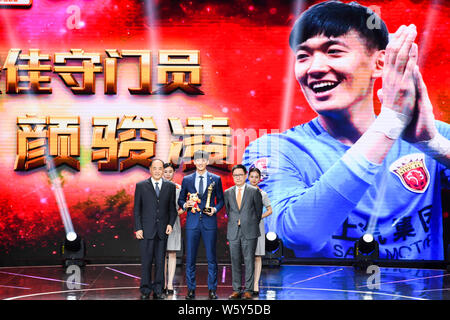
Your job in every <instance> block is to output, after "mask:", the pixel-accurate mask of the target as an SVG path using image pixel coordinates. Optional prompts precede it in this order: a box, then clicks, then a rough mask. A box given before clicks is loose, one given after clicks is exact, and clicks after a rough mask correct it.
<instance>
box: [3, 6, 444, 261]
mask: <svg viewBox="0 0 450 320" xmlns="http://www.w3.org/2000/svg"><path fill="white" fill-rule="evenodd" d="M1 2H2V3H3V4H5V3H6V4H8V5H6V6H0V30H1V37H0V63H1V65H2V67H3V68H2V70H1V74H0V91H1V94H0V181H1V184H0V210H1V211H0V265H8V264H17V263H26V262H30V263H37V262H41V261H42V262H45V263H48V262H55V263H57V262H59V259H60V256H59V243H60V241H61V240H62V239H63V238H64V236H65V229H64V223H63V219H62V217H66V218H65V219H67V217H69V216H70V220H71V222H72V225H73V228H74V230H75V231H76V232H77V233H78V234H80V235H81V236H82V237H83V238H84V239H85V240H86V242H87V252H88V258H90V259H91V260H92V261H106V260H108V259H109V260H114V261H129V260H131V261H138V258H139V252H138V246H137V242H136V240H135V239H134V233H133V196H134V188H135V184H136V183H137V182H138V181H141V180H143V179H146V178H147V177H148V176H149V174H148V169H147V167H148V165H149V162H150V160H151V159H152V158H160V159H163V160H164V161H172V162H174V163H176V164H178V165H179V166H178V168H177V170H176V176H175V181H176V182H178V183H180V184H181V180H182V178H183V176H184V175H185V174H189V173H191V172H192V166H190V156H191V155H192V151H193V150H195V149H198V148H203V149H206V150H209V151H212V152H213V153H214V154H215V160H216V161H215V164H214V165H212V166H210V167H209V169H208V170H210V171H212V172H214V173H216V174H219V175H221V176H222V181H223V183H224V186H223V187H224V189H226V188H228V187H230V186H231V184H232V179H231V173H230V171H229V168H230V166H231V165H233V164H236V163H240V162H241V157H242V153H243V151H244V149H245V147H246V146H247V145H248V143H249V142H251V141H253V140H254V139H256V138H257V137H259V136H261V135H263V134H266V133H271V132H280V131H284V130H285V129H288V128H290V127H292V126H295V125H297V124H300V123H304V122H307V121H309V120H311V119H312V118H314V117H315V116H316V114H315V113H314V112H313V111H312V110H311V109H310V108H309V106H308V104H307V102H306V100H305V99H304V97H303V94H302V93H301V92H300V87H299V85H298V84H297V82H296V80H295V78H294V75H293V62H294V56H293V54H292V52H291V50H290V48H289V46H288V36H289V33H290V29H291V26H292V24H293V23H294V21H295V19H296V17H297V16H298V14H299V13H300V12H301V11H302V10H304V9H305V8H307V7H309V6H310V5H311V4H314V3H316V2H317V1H297V2H295V1H274V0H267V1H262V2H261V1H250V0H236V1H218V0H216V1H184V0H183V1H174V0H169V1H158V0H153V1H138V0H125V1H118V0H102V1H99V0H85V1H80V0H34V1H33V2H32V3H31V1H23V2H24V3H25V4H24V5H22V6H18V7H16V6H15V4H16V3H15V2H17V1H9V2H8V1H1ZM27 2H30V3H31V4H28V5H27V4H26V3H27ZM360 3H361V4H362V5H366V6H371V5H372V6H374V7H373V8H375V9H376V10H377V12H378V13H379V14H380V15H381V18H382V19H383V20H384V21H385V22H386V24H387V26H388V28H389V31H390V32H395V31H396V30H397V28H398V27H399V26H400V25H401V24H407V25H408V24H411V23H414V24H416V26H417V28H418V40H417V42H418V45H419V54H420V62H419V63H420V68H421V71H422V73H423V76H424V79H425V82H426V83H427V85H428V90H429V94H430V98H431V100H432V102H433V105H434V112H435V116H436V118H437V119H439V120H443V121H445V122H449V121H450V111H449V103H450V98H449V94H450V91H449V87H450V86H449V85H450V80H449V79H450V71H449V68H448V65H449V62H450V54H449V52H448V50H447V48H448V47H449V46H450V40H449V39H450V37H449V31H450V26H449V23H450V19H449V14H450V10H449V3H448V2H447V1H444V0H441V1H439V0H435V1H422V0H400V1H360ZM379 85H380V84H378V86H379ZM379 107H380V105H379V103H378V101H377V102H376V108H378V109H379ZM194 131H195V132H196V135H197V136H200V137H204V139H203V138H201V139H200V140H197V139H192V138H190V136H191V134H192V133H193V132H194ZM223 159H224V161H220V160H223ZM49 168H50V169H51V170H49ZM444 215H446V213H445V212H444ZM218 221H219V237H218V253H219V259H220V260H228V257H229V256H228V251H227V245H226V238H225V233H226V222H227V221H226V218H225V216H224V210H222V211H221V212H220V213H219V220H218ZM182 225H184V217H183V218H182Z"/></svg>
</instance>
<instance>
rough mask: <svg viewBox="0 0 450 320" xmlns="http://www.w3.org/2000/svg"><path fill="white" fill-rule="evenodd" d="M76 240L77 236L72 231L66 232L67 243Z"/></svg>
mask: <svg viewBox="0 0 450 320" xmlns="http://www.w3.org/2000/svg"><path fill="white" fill-rule="evenodd" d="M76 238H77V234H76V233H75V232H73V231H71V232H68V233H67V234H66V239H67V241H74V240H75V239H76Z"/></svg>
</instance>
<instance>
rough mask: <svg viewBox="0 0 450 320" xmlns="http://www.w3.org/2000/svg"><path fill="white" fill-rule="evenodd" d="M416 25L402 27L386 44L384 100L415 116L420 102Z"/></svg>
mask: <svg viewBox="0 0 450 320" xmlns="http://www.w3.org/2000/svg"><path fill="white" fill-rule="evenodd" d="M416 36H417V30H416V27H415V26H414V25H410V26H409V27H406V26H401V27H400V28H399V29H398V30H397V32H396V33H395V34H394V35H393V37H392V39H391V40H390V41H389V44H388V46H387V47H386V55H385V60H384V67H383V103H382V106H381V109H382V110H383V108H389V109H391V110H393V111H395V112H397V113H399V114H401V115H404V116H406V117H408V118H412V116H413V112H414V105H415V101H416V88H415V84H414V76H413V73H414V69H415V67H416V64H417V55H418V52H417V45H416V44H415V43H414V40H415V38H416Z"/></svg>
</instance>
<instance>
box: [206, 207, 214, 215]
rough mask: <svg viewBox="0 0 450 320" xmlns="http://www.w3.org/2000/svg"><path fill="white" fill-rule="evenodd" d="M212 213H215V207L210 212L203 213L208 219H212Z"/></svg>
mask: <svg viewBox="0 0 450 320" xmlns="http://www.w3.org/2000/svg"><path fill="white" fill-rule="evenodd" d="M214 213H216V208H215V207H212V208H211V212H205V214H207V215H208V216H210V217H212V216H213V215H214Z"/></svg>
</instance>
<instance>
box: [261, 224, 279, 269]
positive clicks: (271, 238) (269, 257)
mask: <svg viewBox="0 0 450 320" xmlns="http://www.w3.org/2000/svg"><path fill="white" fill-rule="evenodd" d="M265 242H266V243H265V246H266V254H265V255H264V256H263V258H262V263H263V265H265V266H280V265H281V260H282V258H283V243H282V242H281V240H280V239H279V238H278V236H277V234H276V233H275V232H273V231H270V232H267V233H266V237H265Z"/></svg>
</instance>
